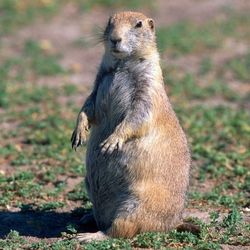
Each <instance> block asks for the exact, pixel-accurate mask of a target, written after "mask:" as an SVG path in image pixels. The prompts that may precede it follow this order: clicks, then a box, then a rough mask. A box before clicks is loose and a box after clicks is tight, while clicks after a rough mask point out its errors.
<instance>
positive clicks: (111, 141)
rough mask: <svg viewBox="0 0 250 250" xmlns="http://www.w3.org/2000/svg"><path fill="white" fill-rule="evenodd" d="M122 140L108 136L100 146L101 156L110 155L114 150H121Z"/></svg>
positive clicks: (114, 136) (113, 135)
mask: <svg viewBox="0 0 250 250" xmlns="http://www.w3.org/2000/svg"><path fill="white" fill-rule="evenodd" d="M123 143H124V140H123V139H122V138H119V137H117V136H116V135H115V134H112V135H110V136H109V137H108V138H107V139H106V140H105V141H104V142H102V143H101V144H100V147H101V152H102V153H103V154H105V153H108V154H112V153H113V151H114V150H121V148H122V145H123Z"/></svg>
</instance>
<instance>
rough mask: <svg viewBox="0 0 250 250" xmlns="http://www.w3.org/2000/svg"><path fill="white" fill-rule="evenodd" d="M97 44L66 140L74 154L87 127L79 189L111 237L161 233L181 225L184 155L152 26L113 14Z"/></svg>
mask: <svg viewBox="0 0 250 250" xmlns="http://www.w3.org/2000/svg"><path fill="white" fill-rule="evenodd" d="M138 21H141V22H142V26H141V27H140V24H139V28H138V27H135V25H137V24H138ZM114 41H116V42H115V45H114V44H112V43H114ZM104 45H105V54H104V56H103V60H102V63H101V66H100V70H99V73H98V75H97V80H96V82H95V87H94V90H93V92H92V93H91V95H90V97H89V98H88V99H87V101H86V103H85V104H84V106H83V108H82V110H81V112H80V114H79V118H78V122H77V126H76V129H75V131H74V132H73V135H72V145H73V147H75V148H76V147H77V146H79V145H80V144H81V143H82V141H83V140H84V139H85V136H86V130H87V128H88V126H89V124H90V125H91V126H92V129H91V135H90V140H89V143H88V148H87V177H86V184H87V189H88V192H89V196H90V197H91V200H92V202H93V213H94V216H95V220H96V222H97V225H98V226H99V228H100V230H101V231H103V232H104V234H103V235H108V236H111V237H123V238H131V237H133V236H135V235H136V234H137V233H140V232H147V231H168V230H170V229H172V228H175V227H176V226H177V225H179V223H180V221H181V216H182V211H183V208H184V204H185V195H186V191H187V187H188V182H189V170H190V155H189V150H188V146H187V141H186V137H185V134H184V132H183V131H182V128H181V127H180V124H179V121H178V119H177V118H176V115H175V113H174V111H173V109H172V107H171V104H170V102H169V100H168V97H167V95H166V93H165V90H164V83H163V77H162V71H161V67H160V64H159V54H158V51H157V46H156V42H155V30H154V23H153V21H152V19H150V18H147V17H146V16H144V15H143V14H141V13H136V12H122V13H118V14H115V15H114V16H113V17H112V18H110V21H109V24H108V25H107V27H106V31H105V34H104ZM114 48H115V49H116V50H117V51H118V52H117V51H115V50H114ZM131 48H132V49H131ZM131 81H132V83H131ZM131 84H132V85H131ZM133 84H134V85H133ZM117 86H118V87H119V88H117ZM129 86H130V87H129ZM131 86H132V87H131ZM131 88H133V91H132V92H131ZM106 107H108V108H106ZM83 114H84V115H83ZM121 114H122V116H121ZM86 117H87V118H86ZM121 117H122V118H121ZM93 121H95V122H93ZM98 148H99V149H98ZM98 235H101V234H100V233H98ZM96 237H97V236H95V239H96ZM103 237H104V236H102V238H103ZM83 238H84V236H82V235H81V239H83ZM93 238H94V237H93ZM83 240H84V239H83ZM88 240H89V235H88Z"/></svg>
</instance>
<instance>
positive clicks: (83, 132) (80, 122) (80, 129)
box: [71, 112, 89, 150]
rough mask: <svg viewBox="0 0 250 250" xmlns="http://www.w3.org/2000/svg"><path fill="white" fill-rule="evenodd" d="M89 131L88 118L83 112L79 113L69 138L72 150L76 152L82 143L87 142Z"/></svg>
mask: <svg viewBox="0 0 250 250" xmlns="http://www.w3.org/2000/svg"><path fill="white" fill-rule="evenodd" d="M88 130H89V123H88V117H87V115H86V114H85V113H84V112H81V113H80V114H79V116H78V118H77V124H76V127H75V129H74V131H73V133H72V136H71V143H72V148H73V149H75V150H76V148H77V147H78V146H81V145H82V144H83V142H85V141H86V140H87V133H88Z"/></svg>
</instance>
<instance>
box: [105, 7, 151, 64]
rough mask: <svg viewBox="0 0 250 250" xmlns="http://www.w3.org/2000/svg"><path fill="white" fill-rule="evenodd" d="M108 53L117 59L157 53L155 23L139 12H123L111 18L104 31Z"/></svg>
mask: <svg viewBox="0 0 250 250" xmlns="http://www.w3.org/2000/svg"><path fill="white" fill-rule="evenodd" d="M104 44H105V49H106V52H108V53H111V54H112V55H113V56H114V57H115V58H119V59H121V58H126V57H129V56H132V55H134V56H143V55H147V54H150V53H152V52H155V50H154V49H155V47H156V45H155V27H154V21H153V20H152V19H151V18H147V17H146V16H144V15H143V14H141V13H138V12H121V13H117V14H115V15H113V16H111V17H110V18H109V21H108V24H107V26H106V29H105V31H104Z"/></svg>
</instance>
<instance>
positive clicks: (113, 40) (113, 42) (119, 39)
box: [110, 37, 122, 46]
mask: <svg viewBox="0 0 250 250" xmlns="http://www.w3.org/2000/svg"><path fill="white" fill-rule="evenodd" d="M110 41H111V43H112V44H113V45H114V46H115V45H117V43H120V42H121V41H122V39H121V38H120V37H116V38H114V37H111V38H110Z"/></svg>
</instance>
